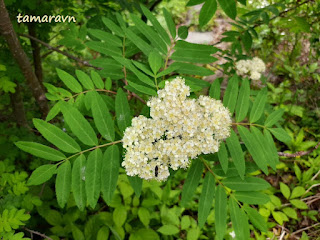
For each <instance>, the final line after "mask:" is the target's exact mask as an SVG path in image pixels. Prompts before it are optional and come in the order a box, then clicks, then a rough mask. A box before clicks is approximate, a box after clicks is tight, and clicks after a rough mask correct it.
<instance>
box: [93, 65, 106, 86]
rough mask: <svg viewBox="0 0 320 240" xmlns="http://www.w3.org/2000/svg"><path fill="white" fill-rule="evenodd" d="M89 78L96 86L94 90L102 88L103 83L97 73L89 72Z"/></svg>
mask: <svg viewBox="0 0 320 240" xmlns="http://www.w3.org/2000/svg"><path fill="white" fill-rule="evenodd" d="M91 78H92V81H93V83H94V85H95V86H96V88H98V89H103V88H104V84H103V81H102V79H101V77H100V75H99V73H97V72H96V71H93V70H91Z"/></svg>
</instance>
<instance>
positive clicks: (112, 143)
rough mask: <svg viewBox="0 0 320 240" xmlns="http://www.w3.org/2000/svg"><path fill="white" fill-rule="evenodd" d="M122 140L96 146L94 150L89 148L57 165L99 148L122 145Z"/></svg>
mask: <svg viewBox="0 0 320 240" xmlns="http://www.w3.org/2000/svg"><path fill="white" fill-rule="evenodd" d="M121 142H122V140H118V141H114V142H110V143H105V144H102V145H98V146H95V147H92V148H89V149H86V150H83V151H81V152H78V153H76V154H73V155H71V156H70V157H67V158H66V159H64V160H62V161H60V162H58V163H57V165H60V164H61V163H64V162H65V161H68V160H69V159H71V158H73V157H75V156H78V155H80V154H83V153H85V152H89V151H92V150H95V149H98V148H103V147H107V146H110V145H114V144H117V143H121Z"/></svg>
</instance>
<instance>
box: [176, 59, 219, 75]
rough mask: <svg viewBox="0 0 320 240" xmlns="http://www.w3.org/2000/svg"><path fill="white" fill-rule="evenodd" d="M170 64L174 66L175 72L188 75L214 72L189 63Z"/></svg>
mask: <svg viewBox="0 0 320 240" xmlns="http://www.w3.org/2000/svg"><path fill="white" fill-rule="evenodd" d="M171 66H173V67H176V68H177V70H176V72H177V73H182V74H190V75H198V76H208V75H212V74H214V72H213V71H211V70H209V69H207V68H204V67H200V66H196V65H194V64H190V63H183V62H174V63H172V64H171Z"/></svg>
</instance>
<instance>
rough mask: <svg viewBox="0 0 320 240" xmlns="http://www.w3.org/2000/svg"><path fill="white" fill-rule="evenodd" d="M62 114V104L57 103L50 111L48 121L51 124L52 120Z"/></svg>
mask: <svg viewBox="0 0 320 240" xmlns="http://www.w3.org/2000/svg"><path fill="white" fill-rule="evenodd" d="M59 112H60V102H57V103H56V104H55V105H54V106H53V107H52V108H51V109H50V111H49V113H48V115H47V117H46V121H47V122H49V121H50V120H52V119H53V118H55V116H57V115H58V113H59Z"/></svg>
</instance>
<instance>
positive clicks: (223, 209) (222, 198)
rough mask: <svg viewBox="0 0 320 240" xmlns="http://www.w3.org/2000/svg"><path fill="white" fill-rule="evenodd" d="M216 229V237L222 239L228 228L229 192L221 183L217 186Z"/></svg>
mask: <svg viewBox="0 0 320 240" xmlns="http://www.w3.org/2000/svg"><path fill="white" fill-rule="evenodd" d="M215 195H216V198H215V199H216V200H215V207H214V209H215V229H216V234H217V235H216V238H217V239H218V240H222V239H223V238H224V235H225V232H226V229H227V194H226V192H225V190H224V189H223V187H222V186H221V185H218V187H217V188H216V193H215Z"/></svg>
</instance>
